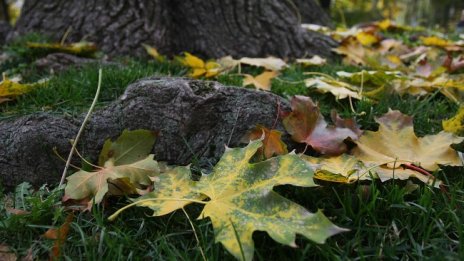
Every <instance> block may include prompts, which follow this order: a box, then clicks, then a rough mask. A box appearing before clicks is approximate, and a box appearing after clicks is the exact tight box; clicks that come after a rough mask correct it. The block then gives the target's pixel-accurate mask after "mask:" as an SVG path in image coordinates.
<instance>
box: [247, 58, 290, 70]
mask: <svg viewBox="0 0 464 261" xmlns="http://www.w3.org/2000/svg"><path fill="white" fill-rule="evenodd" d="M239 61H240V63H242V64H247V65H252V66H257V67H263V68H265V69H267V70H270V71H282V70H283V69H284V68H285V67H287V66H288V65H287V63H286V62H285V61H284V60H282V59H280V58H276V57H267V58H248V57H244V58H242V59H240V60H239Z"/></svg>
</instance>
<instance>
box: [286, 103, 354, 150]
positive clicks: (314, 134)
mask: <svg viewBox="0 0 464 261" xmlns="http://www.w3.org/2000/svg"><path fill="white" fill-rule="evenodd" d="M291 107H292V112H291V113H290V114H289V115H287V116H286V117H285V118H284V119H283V124H284V126H285V129H286V130H287V131H288V133H289V134H290V135H292V139H293V140H294V141H296V142H301V143H306V144H308V145H309V146H311V147H312V148H313V149H314V150H315V151H317V152H319V153H321V154H325V155H339V154H342V153H343V152H345V151H346V150H347V146H346V144H345V143H344V140H345V139H347V138H351V139H352V140H356V139H357V138H358V135H357V134H356V133H357V130H352V129H349V128H344V127H337V126H329V125H328V124H327V122H326V121H325V119H324V116H322V114H321V112H320V111H319V108H318V107H317V105H316V104H314V102H313V101H312V100H311V98H309V97H305V96H294V97H293V98H292V100H291Z"/></svg>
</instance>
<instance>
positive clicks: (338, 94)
mask: <svg viewBox="0 0 464 261" xmlns="http://www.w3.org/2000/svg"><path fill="white" fill-rule="evenodd" d="M305 85H306V87H309V88H316V89H317V90H318V91H319V92H322V93H327V92H330V93H331V94H332V95H334V96H335V98H336V99H337V100H340V99H346V98H348V97H351V98H354V99H358V100H361V99H362V96H361V95H360V94H359V93H358V91H359V89H358V88H357V87H355V86H353V85H351V84H349V83H346V82H342V81H337V80H335V79H330V78H327V77H315V78H308V79H306V80H305Z"/></svg>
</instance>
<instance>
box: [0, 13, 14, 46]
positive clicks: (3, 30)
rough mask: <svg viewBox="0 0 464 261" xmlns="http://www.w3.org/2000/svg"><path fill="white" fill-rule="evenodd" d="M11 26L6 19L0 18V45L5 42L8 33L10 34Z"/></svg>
mask: <svg viewBox="0 0 464 261" xmlns="http://www.w3.org/2000/svg"><path fill="white" fill-rule="evenodd" d="M12 30H13V28H11V25H10V23H9V22H8V21H2V20H1V19H0V45H1V44H5V40H6V39H7V38H8V35H10V34H11V32H12Z"/></svg>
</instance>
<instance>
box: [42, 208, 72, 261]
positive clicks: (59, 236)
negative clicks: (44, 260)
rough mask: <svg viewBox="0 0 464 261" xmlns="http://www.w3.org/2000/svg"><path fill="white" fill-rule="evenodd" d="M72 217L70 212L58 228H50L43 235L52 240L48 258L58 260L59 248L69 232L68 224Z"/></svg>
mask: <svg viewBox="0 0 464 261" xmlns="http://www.w3.org/2000/svg"><path fill="white" fill-rule="evenodd" d="M73 219H74V214H73V213H70V214H69V215H68V216H67V217H66V220H65V222H64V223H63V224H62V225H61V226H60V227H59V228H57V229H56V228H50V229H49V230H47V231H46V232H45V233H44V234H43V236H44V237H45V238H47V239H52V240H54V244H53V247H52V250H51V252H50V260H58V259H59V258H60V256H61V248H62V247H63V245H64V243H65V242H66V238H67V237H68V233H69V226H70V225H71V222H72V221H73Z"/></svg>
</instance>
